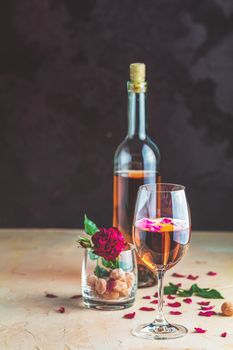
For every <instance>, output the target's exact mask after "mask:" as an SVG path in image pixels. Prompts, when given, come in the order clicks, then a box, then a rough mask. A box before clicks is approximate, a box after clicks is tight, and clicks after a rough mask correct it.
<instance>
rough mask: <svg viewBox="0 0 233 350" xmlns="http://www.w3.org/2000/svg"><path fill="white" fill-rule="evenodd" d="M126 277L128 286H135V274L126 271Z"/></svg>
mask: <svg viewBox="0 0 233 350" xmlns="http://www.w3.org/2000/svg"><path fill="white" fill-rule="evenodd" d="M125 278H126V283H127V286H128V287H129V288H131V287H132V286H133V284H134V280H135V277H134V274H133V273H132V272H126V274H125Z"/></svg>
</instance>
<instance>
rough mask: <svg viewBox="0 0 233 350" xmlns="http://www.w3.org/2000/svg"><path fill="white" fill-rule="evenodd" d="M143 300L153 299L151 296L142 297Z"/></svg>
mask: <svg viewBox="0 0 233 350" xmlns="http://www.w3.org/2000/svg"><path fill="white" fill-rule="evenodd" d="M142 299H151V296H150V295H146V296H144V297H142Z"/></svg>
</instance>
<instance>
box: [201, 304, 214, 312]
mask: <svg viewBox="0 0 233 350" xmlns="http://www.w3.org/2000/svg"><path fill="white" fill-rule="evenodd" d="M214 307H215V306H214V305H213V306H201V310H205V311H208V310H212V309H213V308H214Z"/></svg>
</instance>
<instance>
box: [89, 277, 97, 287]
mask: <svg viewBox="0 0 233 350" xmlns="http://www.w3.org/2000/svg"><path fill="white" fill-rule="evenodd" d="M96 281H97V277H96V276H95V275H88V276H87V285H88V286H90V287H94V286H95V283H96Z"/></svg>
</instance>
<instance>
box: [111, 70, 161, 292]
mask: <svg viewBox="0 0 233 350" xmlns="http://www.w3.org/2000/svg"><path fill="white" fill-rule="evenodd" d="M127 88H128V133H127V135H126V137H125V139H124V141H123V142H122V143H121V144H120V145H119V147H118V148H117V150H116V152H115V156H114V180H113V226H115V227H117V228H118V229H119V230H120V231H121V232H122V233H123V234H124V236H125V239H126V241H127V242H132V226H133V217H134V207H135V202H136V197H137V191H138V188H139V186H141V185H143V184H155V183H158V182H160V172H159V171H160V170H159V166H160V153H159V150H158V147H157V146H156V144H155V143H154V142H153V141H152V140H151V139H150V138H149V136H148V134H147V120H146V119H147V118H146V91H147V82H146V81H145V65H144V64H143V63H133V64H131V65H130V81H129V82H128V84H127ZM138 283H139V284H138V285H139V287H150V286H152V285H154V284H155V283H156V277H155V275H154V273H153V272H152V271H150V270H149V269H148V268H147V267H146V266H145V264H144V263H143V262H142V260H141V259H140V258H139V257H138Z"/></svg>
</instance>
